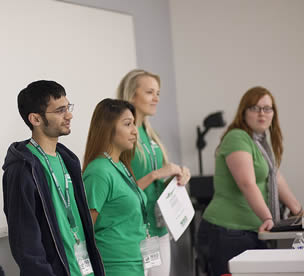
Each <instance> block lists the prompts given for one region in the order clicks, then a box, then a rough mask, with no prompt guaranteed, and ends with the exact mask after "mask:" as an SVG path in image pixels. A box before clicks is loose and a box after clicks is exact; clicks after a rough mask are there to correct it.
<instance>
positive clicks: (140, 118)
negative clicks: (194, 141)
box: [117, 70, 190, 276]
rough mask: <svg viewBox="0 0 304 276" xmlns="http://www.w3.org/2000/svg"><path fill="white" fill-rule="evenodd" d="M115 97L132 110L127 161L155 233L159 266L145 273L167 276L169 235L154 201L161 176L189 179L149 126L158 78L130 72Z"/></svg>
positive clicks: (182, 182) (161, 184) (161, 183)
mask: <svg viewBox="0 0 304 276" xmlns="http://www.w3.org/2000/svg"><path fill="white" fill-rule="evenodd" d="M117 96H118V98H119V99H122V100H126V101H129V102H131V103H132V104H133V105H134V107H135V109H136V116H137V120H136V125H137V128H138V141H137V147H136V153H135V157H134V159H133V160H132V162H131V166H132V170H133V172H134V175H135V177H136V179H137V183H138V186H139V187H140V188H141V189H142V190H144V192H145V194H146V196H147V199H148V203H147V211H148V222H149V224H150V228H149V231H150V234H151V236H158V237H159V238H160V239H159V242H160V250H161V258H162V265H161V266H157V267H153V268H151V269H149V271H148V272H146V275H149V276H154V275H155V276H156V275H157V276H169V274H170V263H171V261H170V259H171V253H170V240H169V234H168V231H167V229H166V227H165V225H164V224H163V222H162V219H161V217H160V216H159V212H158V210H157V208H156V201H157V199H158V197H159V196H160V194H161V193H162V191H163V190H164V179H165V178H167V177H170V176H177V180H178V184H179V185H185V184H186V183H187V182H188V181H189V179H190V171H189V169H187V168H186V167H180V166H178V165H177V164H174V163H171V162H169V161H168V156H167V154H166V151H165V148H164V146H163V144H162V143H161V141H160V139H159V137H158V136H157V134H156V133H155V131H154V130H153V128H152V127H151V125H150V123H149V121H148V117H149V116H153V115H155V114H156V108H157V104H158V102H159V96H160V78H159V76H157V75H154V74H152V73H150V72H147V71H144V70H132V71H130V72H129V73H128V74H127V75H126V76H125V77H124V78H123V79H122V80H121V82H120V85H119V87H118V91H117Z"/></svg>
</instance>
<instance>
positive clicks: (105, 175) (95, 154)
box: [83, 99, 146, 276]
mask: <svg viewBox="0 0 304 276" xmlns="http://www.w3.org/2000/svg"><path fill="white" fill-rule="evenodd" d="M136 141H137V128H136V125H135V108H134V107H133V106H132V105H131V104H130V103H128V102H126V101H121V100H112V99H105V100H102V101H101V102H100V103H99V104H98V105H97V106H96V108H95V111H94V113H93V116H92V120H91V124H90V128H89V134H88V138H87V144H86V150H85V155H84V163H83V180H84V185H85V189H86V193H87V199H88V204H89V208H90V212H91V216H92V220H93V223H94V230H95V239H96V243H97V247H98V249H99V252H100V254H101V256H102V259H103V263H104V266H105V271H106V275H107V276H122V275H123V276H143V275H144V268H143V263H142V256H141V252H140V242H141V241H142V240H144V239H145V238H146V227H145V223H146V195H145V193H144V192H143V191H142V190H141V189H140V188H139V187H138V186H137V183H136V181H135V179H134V177H133V172H132V168H131V159H132V157H133V154H134V150H135V146H136Z"/></svg>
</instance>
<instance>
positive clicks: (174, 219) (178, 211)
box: [157, 177, 194, 241]
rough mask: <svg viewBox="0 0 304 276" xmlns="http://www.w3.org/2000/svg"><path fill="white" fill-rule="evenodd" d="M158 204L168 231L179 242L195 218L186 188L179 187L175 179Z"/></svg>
mask: <svg viewBox="0 0 304 276" xmlns="http://www.w3.org/2000/svg"><path fill="white" fill-rule="evenodd" d="M157 204H158V206H159V208H160V211H161V214H162V216H163V218H164V220H165V222H166V224H167V228H168V230H169V231H170V233H171V234H172V236H173V239H174V240H175V241H177V240H178V239H179V238H180V236H181V235H182V234H183V233H184V231H185V230H186V229H187V227H188V225H189V224H190V222H191V220H192V218H193V216H194V209H193V206H192V203H191V200H190V198H189V195H188V193H187V190H186V188H185V187H184V186H179V185H177V181H176V177H174V178H173V179H172V180H171V181H170V183H169V184H168V186H167V187H166V189H165V190H164V191H163V193H162V194H161V195H160V197H159V198H158V200H157Z"/></svg>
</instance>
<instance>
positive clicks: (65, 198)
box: [30, 138, 80, 244]
mask: <svg viewBox="0 0 304 276" xmlns="http://www.w3.org/2000/svg"><path fill="white" fill-rule="evenodd" d="M30 143H31V144H32V145H33V146H34V147H35V148H36V149H37V150H38V151H39V152H40V153H41V154H42V156H43V157H44V160H45V162H46V164H47V166H48V169H49V171H50V173H51V176H52V178H53V180H54V182H55V186H56V189H57V192H58V194H59V196H60V198H61V201H62V202H63V205H64V207H65V210H66V213H67V218H68V221H69V223H70V227H71V230H72V233H73V235H74V238H75V240H76V242H77V244H79V242H80V240H79V238H78V236H77V232H78V229H77V226H76V221H75V217H74V215H73V212H72V207H71V200H70V194H69V182H70V183H72V180H71V177H70V175H69V173H68V172H67V171H66V170H65V168H64V165H63V160H62V157H61V156H60V154H59V153H58V152H57V151H56V155H57V156H58V159H59V162H60V165H61V168H62V171H63V174H64V181H65V196H64V194H63V191H62V189H61V187H60V185H59V183H58V180H57V178H56V175H55V173H54V170H53V168H52V166H51V163H50V161H49V158H48V157H47V155H46V154H45V152H44V150H43V149H42V148H41V147H40V146H39V145H38V143H37V142H36V141H35V140H34V139H33V138H31V140H30Z"/></svg>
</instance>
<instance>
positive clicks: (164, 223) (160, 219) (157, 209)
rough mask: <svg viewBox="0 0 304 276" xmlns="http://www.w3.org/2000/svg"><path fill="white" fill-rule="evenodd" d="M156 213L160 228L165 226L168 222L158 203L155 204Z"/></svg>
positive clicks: (157, 224) (157, 223)
mask: <svg viewBox="0 0 304 276" xmlns="http://www.w3.org/2000/svg"><path fill="white" fill-rule="evenodd" d="M154 215H155V220H156V226H157V227H159V228H161V227H165V226H166V222H165V220H164V218H163V216H162V214H161V211H160V209H159V206H158V204H157V203H156V204H155V205H154Z"/></svg>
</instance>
